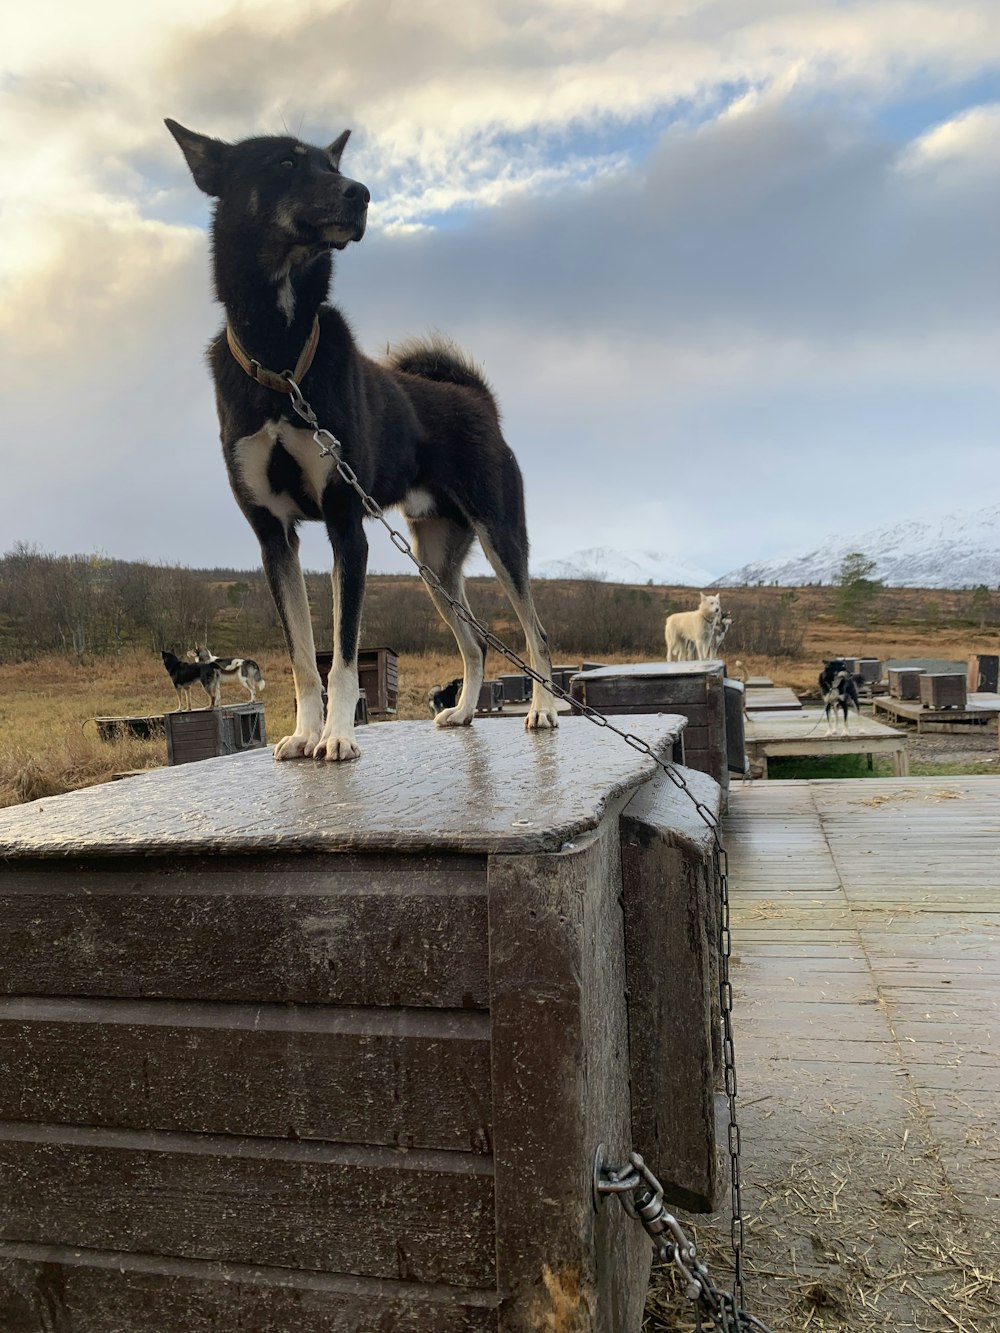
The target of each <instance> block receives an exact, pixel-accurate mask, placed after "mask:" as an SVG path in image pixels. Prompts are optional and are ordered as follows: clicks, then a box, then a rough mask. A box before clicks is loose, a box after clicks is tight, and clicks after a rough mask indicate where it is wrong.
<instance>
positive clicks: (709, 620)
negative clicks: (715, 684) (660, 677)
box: [664, 592, 722, 662]
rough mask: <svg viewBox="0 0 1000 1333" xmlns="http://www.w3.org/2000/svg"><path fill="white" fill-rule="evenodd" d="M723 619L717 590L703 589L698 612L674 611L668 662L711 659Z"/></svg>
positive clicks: (668, 635)
mask: <svg viewBox="0 0 1000 1333" xmlns="http://www.w3.org/2000/svg"><path fill="white" fill-rule="evenodd" d="M721 619H722V603H721V601H720V600H719V595H718V593H704V592H703V593H702V594H701V601H700V602H699V604H698V610H697V611H675V612H674V614H673V615H672V616H667V623H666V625H665V627H664V632H665V634H666V639H667V661H668V662H704V661H706V660H707V659H708V658H710V657H711V655H712V646H713V644H714V642H715V636H716V632H717V630H718V628H719V622H720V621H721Z"/></svg>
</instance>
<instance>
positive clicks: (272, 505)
mask: <svg viewBox="0 0 1000 1333" xmlns="http://www.w3.org/2000/svg"><path fill="white" fill-rule="evenodd" d="M278 444H280V445H281V446H282V447H283V448H284V450H285V452H286V453H287V454H288V455H289V456H290V457H291V459H292V461H293V462H294V463H295V464H296V465H297V466H298V470H299V474H300V480H299V486H300V487H301V491H302V492H303V493H304V494H305V496H307V497H308V498H309V499H310V500H312V501H313V502H314V503H315V504H316V505H317V506H319V504H320V501H321V500H322V496H323V491H324V490H325V489H326V484H327V482H328V481H329V479H330V473H331V472H332V471H333V466H334V464H333V461H332V459H330V458H326V457H324V456H323V455H322V454H321V453H320V451H319V445H318V444H317V443H316V441H315V440H314V439H313V437H312V431H309V430H299V429H298V428H297V427H295V426H290V425H288V423H287V422H278V421H269V422H268V423H267V425H266V426H264V427H262V429H261V430H259V431H258V432H257V434H256V435H247V436H244V438H243V439H242V440H240V441H239V442H238V443H237V445H236V460H237V466H238V467H239V470H240V475H241V476H242V479H243V483H244V485H245V486H246V487H247V489H248V490H249V491H250V493H251V495H252V496H253V497H254V499H255V500H257V501H258V502H259V503H260V504H262V505H265V506H266V507H267V508H268V509H270V511H271V512H272V513H273V514H274V515H275V516H276V517H278V518H281V519H283V520H286V521H287V520H288V519H294V518H305V517H308V516H307V515H305V514H303V512H302V509H301V506H300V505H299V504H298V502H297V501H296V498H295V495H294V494H293V493H292V491H291V490H284V489H280V490H275V488H274V484H273V478H274V476H275V469H274V468H273V467H272V458H273V455H274V449H275V446H276V445H278Z"/></svg>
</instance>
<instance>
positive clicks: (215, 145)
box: [163, 120, 232, 199]
mask: <svg viewBox="0 0 1000 1333" xmlns="http://www.w3.org/2000/svg"><path fill="white" fill-rule="evenodd" d="M163 123H164V125H166V127H167V129H168V130H169V131H170V133H171V134H172V135H173V136H174V138H175V139H176V140H177V143H178V144H179V145H180V150H181V152H182V153H183V154H184V158H185V160H186V162H187V164H188V166H189V167H190V169H191V175H192V176H193V177H194V183H195V185H197V187H198V189H199V190H204V192H205V193H206V194H210V195H212V196H213V198H216V199H217V198H218V197H219V195H220V194H221V193H222V182H223V178H224V176H225V171H226V163H227V161H228V158H229V154H230V152H231V151H232V148H231V145H229V144H227V143H223V142H222V140H221V139H210V138H209V137H208V135H207V134H196V133H195V132H194V130H186V129H185V128H184V126H183V125H178V123H177V121H176V120H165V121H164V122H163Z"/></svg>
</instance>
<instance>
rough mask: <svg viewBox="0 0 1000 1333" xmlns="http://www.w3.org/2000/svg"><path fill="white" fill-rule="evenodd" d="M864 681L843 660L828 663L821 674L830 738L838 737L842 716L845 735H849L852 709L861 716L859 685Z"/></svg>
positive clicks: (820, 688)
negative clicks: (848, 719)
mask: <svg viewBox="0 0 1000 1333" xmlns="http://www.w3.org/2000/svg"><path fill="white" fill-rule="evenodd" d="M863 680H864V677H863V676H856V675H852V674H851V673H850V672H849V671H848V670H847V665H846V663H845V662H844V661H843V659H841V658H833V659H832V660H831V661H829V662H827V663H826V664H825V666H824V667H823V670H822V671H821V672H820V673H819V694H820V698H821V699H822V701H823V712H824V713H825V715H826V731H827V735H828V736H836V735H837V733H838V728H839V724H840V718H841V715H843V718H844V735H845V736H847V735H848V734H849V728H848V725H847V718H848V715H849V713H850V710H851V709H852V708H853V709H854V711H855V712H856V713H857V714H858V716H859V717H860V716H861V702H860V700H859V698H858V685H859V684H861V683H862V681H863Z"/></svg>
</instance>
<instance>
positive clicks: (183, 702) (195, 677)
mask: <svg viewBox="0 0 1000 1333" xmlns="http://www.w3.org/2000/svg"><path fill="white" fill-rule="evenodd" d="M160 656H161V657H162V658H163V665H164V666H165V667H166V669H167V674H168V675H169V677H170V679H171V681H172V682H173V686H174V689H175V690H176V691H177V708H176V710H175V711H176V712H178V713H179V712H180V711H181V710H182V709H183V708H187V709H190V708H191V686H192V685H200V686H201V688H202V689H203V690H204V691H205V693H206V694H207V695H208V703H207V704H206V705H205V707H206V708H218V707H219V703H220V701H221V695H222V686H221V683H220V682H221V676H220V674H219V668H218V667H217V666H216V665H215V663H214V662H184V661H182V660H181V658H179V657H177V656H176V655H175V654H174V653H171V652H167V651H166V650H165V649H164V651H163V652H161V654H160Z"/></svg>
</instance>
